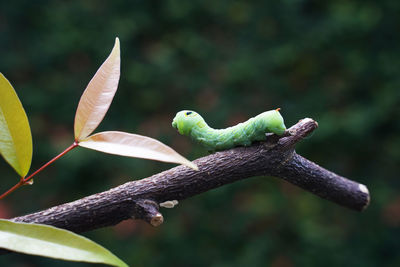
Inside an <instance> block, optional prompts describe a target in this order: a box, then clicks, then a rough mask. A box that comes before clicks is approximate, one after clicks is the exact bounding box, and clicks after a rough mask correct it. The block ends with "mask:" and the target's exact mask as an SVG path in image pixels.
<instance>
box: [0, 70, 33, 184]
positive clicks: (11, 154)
mask: <svg viewBox="0 0 400 267" xmlns="http://www.w3.org/2000/svg"><path fill="white" fill-rule="evenodd" d="M0 154H1V155H2V156H3V157H4V159H5V160H6V161H7V162H8V163H9V164H10V165H11V166H12V167H13V168H14V170H15V171H16V172H17V173H18V174H19V175H20V176H21V177H25V176H26V175H27V174H28V171H29V168H30V166H31V161H32V135H31V129H30V127H29V122H28V118H27V116H26V114H25V110H24V108H23V106H22V104H21V101H19V98H18V96H17V93H16V92H15V90H14V88H13V87H12V85H11V84H10V82H9V81H8V80H7V79H6V78H5V77H4V76H3V74H2V73H0Z"/></svg>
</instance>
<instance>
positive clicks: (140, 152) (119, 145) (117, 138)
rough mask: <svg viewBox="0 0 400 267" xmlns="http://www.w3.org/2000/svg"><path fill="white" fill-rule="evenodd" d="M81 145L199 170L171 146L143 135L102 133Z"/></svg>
mask: <svg viewBox="0 0 400 267" xmlns="http://www.w3.org/2000/svg"><path fill="white" fill-rule="evenodd" d="M79 145H80V146H82V147H86V148H90V149H94V150H98V151H102V152H105V153H110V154H115V155H121V156H126V157H134V158H143V159H152V160H158V161H164V162H172V163H178V164H183V165H186V166H188V167H190V168H192V169H194V170H198V168H197V166H196V165H195V164H194V163H192V162H190V161H189V160H187V159H185V158H184V157H182V156H181V155H179V154H178V153H177V152H176V151H175V150H173V149H172V148H170V147H169V146H167V145H164V144H163V143H161V142H160V141H157V140H155V139H153V138H150V137H147V136H143V135H138V134H130V133H124V132H117V131H109V132H101V133H97V134H94V135H92V136H89V137H88V138H86V139H84V140H82V141H81V142H79Z"/></svg>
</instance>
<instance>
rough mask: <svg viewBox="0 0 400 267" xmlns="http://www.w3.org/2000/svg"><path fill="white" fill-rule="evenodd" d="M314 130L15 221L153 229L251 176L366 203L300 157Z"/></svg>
mask: <svg viewBox="0 0 400 267" xmlns="http://www.w3.org/2000/svg"><path fill="white" fill-rule="evenodd" d="M317 127H318V124H317V122H315V121H314V120H312V119H303V120H301V121H300V122H298V123H297V124H296V125H294V126H292V127H291V128H290V129H288V131H287V132H286V134H285V135H284V136H283V137H278V136H276V135H271V136H269V138H268V141H267V142H261V143H257V144H254V145H252V146H250V147H237V148H233V149H230V150H226V151H222V152H217V153H214V154H211V155H209V156H206V157H203V158H199V159H197V160H195V163H196V164H197V166H198V167H199V171H194V170H192V169H190V168H188V167H185V166H178V167H175V168H172V169H170V170H167V171H164V172H161V173H158V174H155V175H153V176H151V177H148V178H145V179H142V180H138V181H132V182H128V183H125V184H123V185H121V186H118V187H115V188H113V189H111V190H108V191H105V192H102V193H98V194H94V195H91V196H88V197H85V198H82V199H79V200H76V201H74V202H70V203H66V204H62V205H59V206H55V207H52V208H50V209H47V210H43V211H40V212H36V213H33V214H29V215H25V216H21V217H17V218H13V219H12V220H13V221H17V222H32V223H42V224H48V225H53V226H56V227H60V228H64V229H68V230H72V231H74V232H85V231H89V230H93V229H97V228H101V227H105V226H111V225H115V224H117V223H119V222H121V221H123V220H126V219H130V218H136V219H143V220H145V221H147V222H149V223H151V224H152V225H154V226H157V225H159V224H161V223H162V222H163V217H162V215H161V213H160V212H159V211H158V207H159V204H160V203H162V202H165V201H170V200H179V201H180V200H183V199H186V198H189V197H191V196H194V195H197V194H201V193H203V192H206V191H208V190H211V189H213V188H217V187H220V186H223V185H225V184H229V183H232V182H235V181H237V180H241V179H245V178H248V177H252V176H261V175H272V176H276V177H279V178H282V179H285V180H286V181H288V182H290V183H292V184H295V185H297V186H299V187H301V188H303V189H305V190H307V191H310V192H311V193H313V194H315V195H318V196H319V197H321V198H325V199H327V200H330V201H332V202H335V203H337V204H339V205H342V206H345V207H347V208H351V209H354V210H358V211H361V210H364V209H365V208H366V207H367V206H368V204H369V199H370V197H369V192H368V189H367V187H366V186H365V185H362V184H359V183H357V182H354V181H351V180H348V179H346V178H344V177H341V176H339V175H337V174H335V173H333V172H330V171H328V170H326V169H324V168H322V167H320V166H318V165H317V164H315V163H313V162H311V161H309V160H307V159H305V158H303V157H302V156H300V155H298V154H297V153H296V152H295V150H294V147H295V145H296V144H297V143H298V142H299V141H300V140H302V139H303V138H304V137H306V136H307V135H309V134H310V133H311V132H312V131H314V130H315V129H316V128H317Z"/></svg>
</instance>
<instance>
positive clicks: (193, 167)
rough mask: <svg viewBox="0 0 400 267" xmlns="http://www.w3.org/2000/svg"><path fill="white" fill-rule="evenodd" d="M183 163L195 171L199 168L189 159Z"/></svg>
mask: <svg viewBox="0 0 400 267" xmlns="http://www.w3.org/2000/svg"><path fill="white" fill-rule="evenodd" d="M184 165H186V166H187V167H189V168H191V169H193V170H195V171H198V170H199V167H197V165H196V164H194V163H193V162H191V161H189V162H187V163H185V164H184Z"/></svg>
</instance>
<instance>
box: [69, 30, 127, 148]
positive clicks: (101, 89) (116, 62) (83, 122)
mask: <svg viewBox="0 0 400 267" xmlns="http://www.w3.org/2000/svg"><path fill="white" fill-rule="evenodd" d="M120 62H121V60H120V50H119V39H118V38H116V39H115V45H114V48H113V49H112V51H111V54H110V55H109V56H108V58H107V59H106V61H104V63H103V64H102V65H101V66H100V68H99V69H98V70H97V72H96V74H95V75H94V76H93V78H92V80H91V81H90V82H89V84H88V86H87V87H86V90H85V92H83V94H82V96H81V99H80V101H79V104H78V108H77V110H76V114H75V124H74V128H75V129H74V130H75V140H77V141H80V140H82V139H85V138H86V137H87V136H89V135H90V134H91V133H92V132H93V131H94V129H96V127H97V126H98V125H99V124H100V122H101V121H102V120H103V118H104V116H105V114H106V112H107V110H108V108H109V107H110V105H111V101H112V100H113V98H114V95H115V92H116V91H117V88H118V81H119V75H120Z"/></svg>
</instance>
